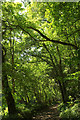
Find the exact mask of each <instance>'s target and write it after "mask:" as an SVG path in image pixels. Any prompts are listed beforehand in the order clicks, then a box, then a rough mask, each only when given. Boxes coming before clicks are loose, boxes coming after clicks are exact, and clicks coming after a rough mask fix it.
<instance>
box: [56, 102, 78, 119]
mask: <svg viewBox="0 0 80 120" xmlns="http://www.w3.org/2000/svg"><path fill="white" fill-rule="evenodd" d="M78 105H79V104H78V103H74V104H73V103H72V102H68V104H66V105H64V104H63V103H61V104H60V105H59V106H58V110H59V111H60V115H59V116H60V118H61V120H80V115H79V112H78Z"/></svg>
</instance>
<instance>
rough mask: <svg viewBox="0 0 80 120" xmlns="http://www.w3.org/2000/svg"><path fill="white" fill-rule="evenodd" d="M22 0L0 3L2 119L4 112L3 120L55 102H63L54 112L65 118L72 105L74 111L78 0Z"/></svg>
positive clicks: (79, 71) (78, 72) (79, 56)
mask: <svg viewBox="0 0 80 120" xmlns="http://www.w3.org/2000/svg"><path fill="white" fill-rule="evenodd" d="M24 6H26V7H23V6H22V4H21V3H14V2H3V3H2V38H3V39H2V42H1V44H2V60H3V61H2V64H3V65H2V67H3V70H2V75H3V79H2V85H3V94H2V95H3V98H2V99H3V106H2V109H3V116H4V117H3V119H4V118H5V116H6V115H7V113H9V118H8V120H9V119H12V118H13V115H14V119H15V118H16V117H18V118H17V119H21V118H26V120H27V119H28V120H30V119H31V117H32V115H33V114H35V113H36V111H38V110H40V109H43V108H44V107H46V106H48V105H52V104H55V103H57V104H60V103H61V104H63V105H64V106H65V111H64V112H63V111H62V110H61V113H60V117H63V118H64V117H66V118H70V117H71V116H69V114H70V113H71V115H72V114H73V113H72V112H71V110H72V109H74V113H75V114H74V116H75V117H78V113H76V110H75V108H77V107H76V106H78V104H79V100H80V99H79V97H80V93H79V92H80V90H79V85H80V11H79V8H80V3H79V2H76V3H75V2H73V3H71V2H70V3H69V2H68V3H65V2H60V3H59V2H55V3H54V2H51V3H50V2H48V3H47V2H45V3H43V2H41V3H36V2H35V3H27V4H26V5H24ZM70 97H71V98H72V99H70ZM76 100H77V101H78V102H77V103H76V104H75V101H76ZM71 101H72V103H73V104H72V106H71V107H69V105H70V104H71ZM67 104H68V105H67ZM67 106H68V107H69V108H68V107H67ZM68 109H69V110H68ZM68 112H69V113H68ZM29 114H30V115H29ZM67 114H68V115H67ZM74 116H73V117H74Z"/></svg>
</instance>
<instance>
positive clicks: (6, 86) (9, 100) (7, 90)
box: [2, 47, 16, 115]
mask: <svg viewBox="0 0 80 120" xmlns="http://www.w3.org/2000/svg"><path fill="white" fill-rule="evenodd" d="M3 50H4V52H3V51H2V62H3V65H4V64H6V63H5V61H6V60H5V56H6V49H5V48H4V47H3ZM4 53H5V54H4ZM2 75H3V78H2V86H3V91H4V94H5V98H6V101H7V105H8V112H9V115H10V114H15V113H16V107H15V101H14V98H13V96H12V94H11V89H10V87H9V84H8V77H7V73H6V70H5V68H4V67H3V70H2Z"/></svg>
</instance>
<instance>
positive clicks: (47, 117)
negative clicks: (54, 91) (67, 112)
mask: <svg viewBox="0 0 80 120" xmlns="http://www.w3.org/2000/svg"><path fill="white" fill-rule="evenodd" d="M57 107H58V105H55V106H51V107H49V108H47V109H45V110H42V111H41V112H40V113H38V114H37V115H36V116H33V120H60V117H59V112H58V110H57Z"/></svg>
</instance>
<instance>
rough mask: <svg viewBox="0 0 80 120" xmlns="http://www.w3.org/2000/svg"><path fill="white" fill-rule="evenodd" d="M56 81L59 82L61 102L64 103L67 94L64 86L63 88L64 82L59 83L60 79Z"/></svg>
mask: <svg viewBox="0 0 80 120" xmlns="http://www.w3.org/2000/svg"><path fill="white" fill-rule="evenodd" d="M58 83H59V87H60V91H61V95H62V100H63V103H64V104H66V102H67V100H68V99H67V94H66V88H65V86H64V84H63V85H62V84H61V82H60V80H58Z"/></svg>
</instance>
